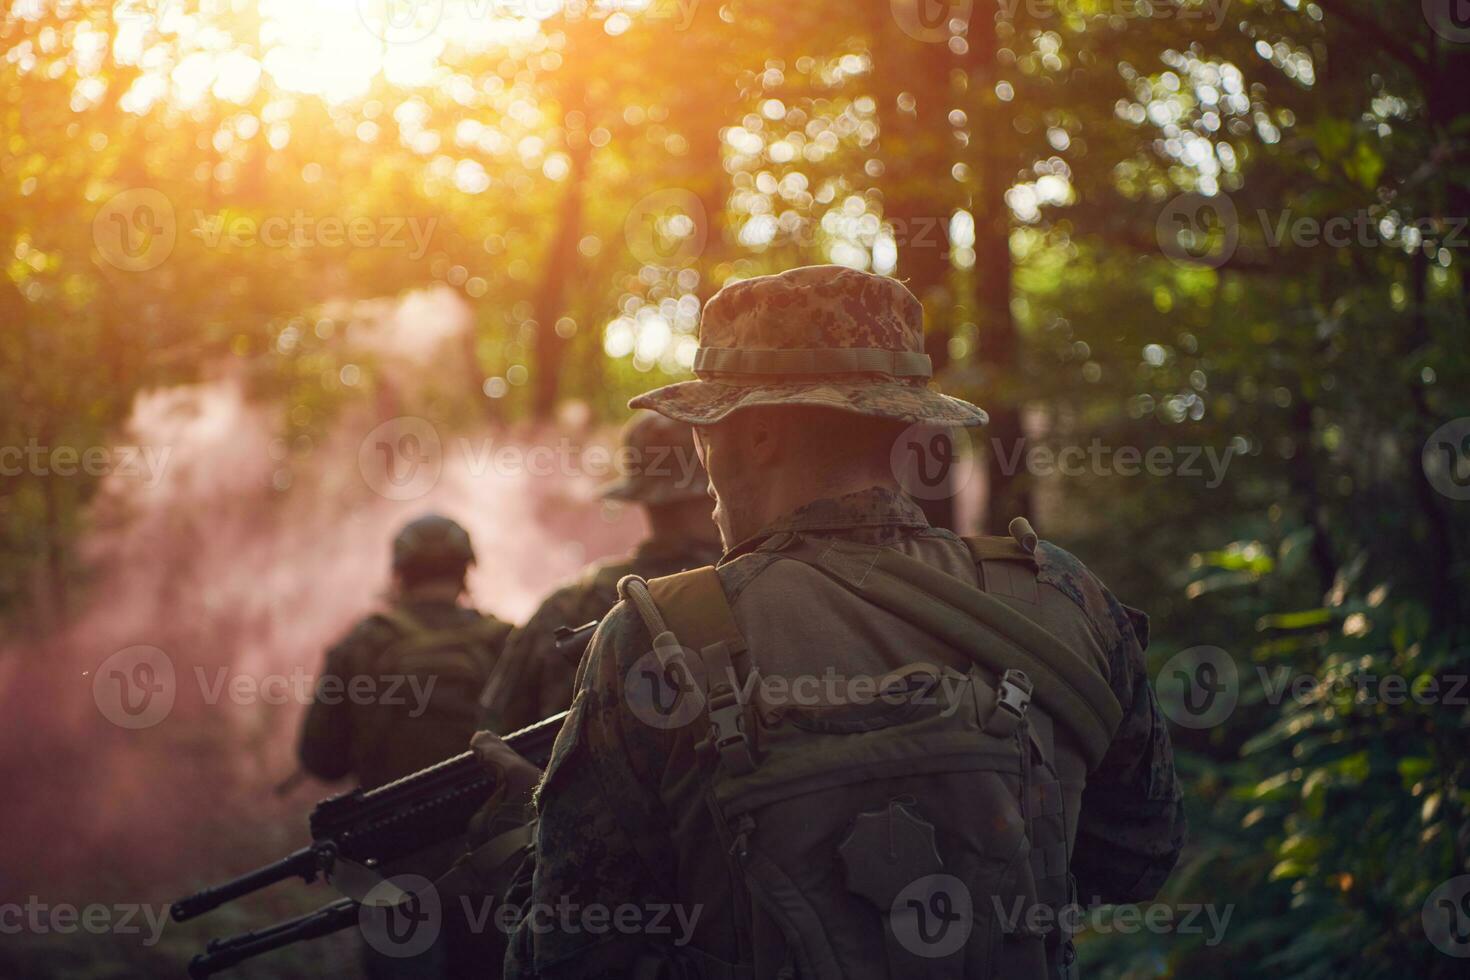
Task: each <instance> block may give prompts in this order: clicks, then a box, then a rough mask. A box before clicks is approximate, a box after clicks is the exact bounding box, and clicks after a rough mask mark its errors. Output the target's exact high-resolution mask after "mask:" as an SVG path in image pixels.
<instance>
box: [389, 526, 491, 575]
mask: <svg viewBox="0 0 1470 980" xmlns="http://www.w3.org/2000/svg"><path fill="white" fill-rule="evenodd" d="M474 561H475V549H474V546H473V545H471V544H470V535H469V532H468V531H466V530H465V529H464V528H463V527H461V526H460V525H459V524H458V523H457V522H455V521H452V520H450V519H449V518H447V517H443V516H441V515H439V514H426V515H424V516H423V517H420V518H418V519H417V520H415V521H410V522H409V523H408V524H406V525H404V527H403V530H401V531H399V532H398V536H397V537H395V538H394V539H393V568H394V570H395V571H401V570H404V569H412V570H419V571H422V570H439V569H443V570H446V571H455V570H459V569H462V568H464V567H465V566H466V565H472V564H474Z"/></svg>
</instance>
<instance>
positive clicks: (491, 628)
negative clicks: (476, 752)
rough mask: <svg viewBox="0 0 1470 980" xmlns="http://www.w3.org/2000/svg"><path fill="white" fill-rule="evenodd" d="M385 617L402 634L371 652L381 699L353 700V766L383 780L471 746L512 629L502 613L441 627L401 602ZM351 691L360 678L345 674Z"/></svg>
mask: <svg viewBox="0 0 1470 980" xmlns="http://www.w3.org/2000/svg"><path fill="white" fill-rule="evenodd" d="M377 618H379V619H380V620H382V621H383V622H385V623H386V624H388V625H389V626H390V627H392V629H393V630H394V632H395V633H396V637H395V638H394V640H393V641H392V642H390V643H388V644H387V645H385V646H384V647H382V648H381V649H380V650H378V651H376V652H375V653H372V654H371V655H369V656H368V657H367V658H366V662H365V663H363V664H362V665H361V666H360V667H359V673H361V674H365V675H367V676H369V677H371V678H372V680H373V682H374V685H375V687H374V697H373V698H372V699H371V700H370V702H369V703H366V704H357V703H355V702H354V703H353V713H352V719H353V721H352V730H353V768H354V771H355V772H356V773H357V775H358V778H359V779H360V780H361V782H362V785H363V786H365V787H372V786H376V785H381V784H382V783H386V782H389V781H391V780H393V779H397V778H398V777H400V776H404V775H407V774H408V773H411V772H416V771H417V770H419V769H422V768H423V767H425V766H428V765H432V764H433V763H435V762H438V761H439V760H441V759H445V758H448V757H449V756H452V755H458V754H459V753H460V752H463V751H464V749H465V746H467V745H468V744H469V740H470V736H471V735H473V734H474V732H475V728H476V721H477V718H478V713H479V697H480V692H481V690H482V689H483V688H484V686H485V681H486V679H487V678H488V677H489V675H490V670H491V668H492V667H493V666H494V663H495V660H496V658H497V657H498V655H499V653H500V649H501V646H502V645H503V644H504V642H505V637H506V635H507V634H508V633H509V632H510V629H511V627H510V626H509V624H507V623H503V622H501V621H500V620H498V619H496V618H495V617H494V616H482V617H480V618H479V619H476V620H474V621H472V622H468V623H464V624H462V625H458V626H452V627H446V628H442V629H434V628H431V627H429V626H427V625H425V624H423V623H421V622H420V621H419V620H418V619H417V618H415V617H414V616H413V615H412V614H411V613H410V612H408V611H407V610H406V609H403V608H401V607H394V608H390V609H385V610H381V611H380V612H378V613H377ZM344 680H345V681H346V682H347V684H348V690H349V692H350V690H351V683H352V678H350V677H349V678H344Z"/></svg>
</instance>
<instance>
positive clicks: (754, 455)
mask: <svg viewBox="0 0 1470 980" xmlns="http://www.w3.org/2000/svg"><path fill="white" fill-rule="evenodd" d="M747 421H748V424H747V425H745V426H744V427H743V428H742V430H741V441H742V442H743V443H744V446H743V447H742V448H743V449H744V450H745V457H746V460H745V461H746V464H747V465H748V466H750V467H752V469H753V470H755V471H759V470H761V469H764V468H765V467H768V466H770V465H772V464H774V463H776V462H779V461H780V457H781V451H782V446H783V445H784V444H785V442H786V441H787V440H786V439H785V438H784V433H783V431H782V427H781V417H780V415H779V414H778V413H776V412H769V411H752V412H751V413H750V417H749V419H748V420H747Z"/></svg>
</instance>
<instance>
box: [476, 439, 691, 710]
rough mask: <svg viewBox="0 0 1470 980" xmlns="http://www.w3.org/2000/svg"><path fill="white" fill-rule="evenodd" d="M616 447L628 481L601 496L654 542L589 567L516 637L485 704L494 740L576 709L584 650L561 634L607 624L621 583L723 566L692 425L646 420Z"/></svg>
mask: <svg viewBox="0 0 1470 980" xmlns="http://www.w3.org/2000/svg"><path fill="white" fill-rule="evenodd" d="M620 443H621V445H620V447H619V450H618V458H619V459H620V460H621V461H622V471H623V475H622V476H621V477H620V478H619V479H617V480H614V481H613V482H612V483H609V484H607V485H606V486H605V487H603V489H602V496H603V498H604V499H607V500H623V501H629V502H632V503H636V504H639V505H640V506H641V507H642V509H643V513H644V514H645V515H646V517H647V520H648V531H649V533H648V537H647V538H645V539H644V541H643V543H642V544H640V545H638V547H637V548H636V549H635V550H634V551H633V553H632V554H630V555H625V556H623V557H621V558H614V559H609V560H607V561H602V562H597V563H595V564H593V565H589V566H588V567H587V568H586V569H584V570H583V571H582V573H581V574H580V575H579V576H578V577H577V578H576V580H575V581H573V582H571V583H569V584H567V585H564V586H562V587H561V588H559V589H557V590H556V591H555V592H553V593H552V594H551V595H550V596H548V597H547V598H546V599H545V600H544V601H543V602H542V603H541V607H540V608H539V609H537V610H536V612H535V614H534V615H533V616H532V617H531V618H530V620H528V621H527V622H526V625H524V626H522V627H520V628H518V629H517V630H516V631H515V632H514V633H512V634H511V636H510V640H509V641H508V642H507V643H506V651H505V656H504V657H503V658H501V661H500V663H499V664H498V665H497V666H496V669H495V672H494V673H493V674H492V675H491V678H490V683H489V685H488V686H487V687H486V689H485V693H484V698H483V700H482V707H483V708H484V713H483V715H482V721H483V724H484V727H486V728H489V729H490V730H491V731H496V732H501V733H509V732H513V731H515V730H516V729H518V728H523V727H525V726H526V725H529V724H531V723H532V722H534V721H539V720H540V719H542V718H545V717H547V716H548V715H552V714H555V713H556V712H558V711H561V710H563V709H564V708H566V707H567V706H568V705H570V704H571V703H572V680H573V678H574V677H575V676H576V672H577V661H578V659H579V658H580V656H581V653H582V649H584V648H585V644H581V645H573V646H571V647H569V648H567V649H560V650H559V649H557V645H556V639H555V635H556V631H557V629H558V628H560V627H563V626H566V627H571V628H575V627H578V626H582V625H584V624H585V623H588V622H591V621H593V620H597V619H601V618H602V617H603V616H605V615H606V614H607V611H608V610H609V609H611V608H612V607H613V605H614V604H616V603H617V601H618V580H619V579H621V578H622V577H623V576H624V575H638V576H640V577H642V578H653V577H658V576H663V575H672V574H674V573H675V572H682V571H684V570H686V569H689V568H698V567H699V566H701V565H710V564H713V563H714V562H716V561H718V560H719V557H720V535H719V531H718V530H717V529H716V528H715V525H714V522H713V521H712V520H711V519H710V510H711V507H712V506H713V503H712V501H711V500H710V498H709V494H708V487H709V482H708V480H707V478H706V477H705V474H704V467H703V466H701V465H700V463H699V457H698V455H697V454H696V453H695V451H694V437H693V434H692V432H691V430H690V428H689V426H687V425H685V424H683V423H682V422H675V421H673V420H672V419H667V418H664V417H663V416H661V415H656V414H654V413H652V412H640V413H639V414H637V415H635V416H634V417H633V418H632V419H631V420H629V422H628V424H627V425H625V426H624V427H623V432H622V437H621V440H620Z"/></svg>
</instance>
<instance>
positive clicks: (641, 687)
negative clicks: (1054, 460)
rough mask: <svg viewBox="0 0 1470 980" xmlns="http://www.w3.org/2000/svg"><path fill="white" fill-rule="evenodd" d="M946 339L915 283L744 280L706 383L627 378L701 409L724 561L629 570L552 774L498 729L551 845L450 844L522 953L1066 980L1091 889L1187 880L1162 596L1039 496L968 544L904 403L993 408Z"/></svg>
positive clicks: (540, 961) (622, 968) (682, 965)
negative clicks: (502, 900) (1154, 654)
mask: <svg viewBox="0 0 1470 980" xmlns="http://www.w3.org/2000/svg"><path fill="white" fill-rule="evenodd" d="M922 331H923V325H922V309H921V307H920V305H919V303H918V301H917V300H916V299H915V298H914V297H913V295H912V294H911V293H910V292H909V291H908V290H907V289H906V288H904V287H903V286H902V285H901V284H900V283H898V282H896V281H895V280H892V279H888V278H883V277H879V276H875V275H870V274H867V273H862V272H857V271H853V270H849V269H844V268H838V267H831V266H817V267H810V268H801V269H794V270H791V271H789V272H785V273H782V274H780V275H775V276H762V277H759V278H755V279H750V280H745V281H741V282H736V283H734V284H732V285H729V286H727V287H725V288H724V289H723V290H721V291H720V292H719V293H718V294H717V295H716V296H715V297H714V298H713V299H711V300H710V302H709V304H708V305H707V307H706V309H705V312H704V317H703V321H702V323H701V327H700V345H701V346H700V349H699V351H698V353H697V354H696V358H695V362H694V368H695V374H696V376H697V378H698V380H696V381H691V382H684V383H680V384H674V385H670V386H667V387H664V388H660V389H658V390H655V391H652V392H649V393H647V394H645V395H642V396H640V397H638V398H636V399H634V400H633V402H632V404H633V405H634V406H635V407H646V408H651V409H653V410H655V411H658V412H660V413H663V414H665V415H667V416H669V417H671V418H675V419H678V420H680V421H684V422H688V423H690V424H692V425H694V426H695V433H696V441H697V444H698V448H699V452H700V458H701V461H702V462H703V463H704V465H705V467H706V469H707V471H708V473H709V479H710V484H711V488H712V490H711V492H712V494H713V496H714V497H715V500H716V510H715V517H716V521H717V523H718V525H719V528H720V533H721V536H722V538H723V540H724V543H725V546H726V551H725V554H724V556H723V558H722V559H721V561H720V563H719V565H718V566H717V568H714V569H698V570H694V571H691V572H687V573H684V574H681V575H675V576H672V577H670V578H667V579H661V580H655V581H653V582H651V583H646V584H645V583H642V582H640V581H638V580H634V579H629V580H626V581H625V582H624V583H623V584H622V585H621V587H620V593H621V594H622V596H623V598H624V600H625V601H623V602H622V603H620V604H619V605H618V606H617V607H616V608H614V609H613V610H612V612H611V613H610V614H609V615H608V616H607V618H606V619H605V620H604V621H603V623H602V625H601V627H600V628H599V629H598V631H597V633H596V635H595V636H594V637H593V640H592V644H591V647H590V648H589V650H588V652H587V655H586V656H585V657H584V659H583V661H582V664H581V667H580V668H579V671H578V677H577V681H576V698H575V701H574V702H573V706H572V709H571V713H570V715H569V716H568V718H567V720H566V722H565V726H564V728H563V730H562V732H561V735H560V737H559V738H558V740H557V743H556V747H555V750H554V752H553V756H552V759H551V762H550V763H549V765H548V767H547V769H546V772H545V774H544V776H543V775H542V774H541V773H539V772H538V771H537V770H535V769H534V767H532V766H530V765H529V764H528V763H526V762H525V760H523V759H521V758H520V757H519V756H517V755H516V754H515V753H514V752H512V751H511V750H509V749H508V748H507V747H506V746H505V743H504V742H502V741H501V740H500V739H499V738H498V737H496V736H494V735H491V734H489V733H481V734H479V735H477V736H476V738H475V747H476V751H477V752H478V753H479V754H480V756H481V758H482V759H484V760H485V761H486V763H487V765H488V766H490V767H491V768H492V769H494V770H496V771H497V772H498V774H499V775H500V776H501V777H502V789H501V790H500V791H498V794H497V798H496V799H495V800H494V801H492V806H491V807H490V808H488V809H487V811H486V813H485V814H484V817H485V823H486V825H487V827H494V828H497V829H499V828H502V827H504V826H505V825H506V824H508V823H510V822H512V821H513V820H514V819H515V817H516V815H517V814H518V813H519V812H520V808H522V807H524V806H526V805H527V804H529V803H530V802H531V799H532V790H533V788H535V787H537V784H538V779H539V788H538V789H536V796H535V805H536V812H537V814H538V816H539V822H538V823H537V825H536V827H535V829H534V846H532V847H530V848H528V849H526V850H525V851H524V852H522V856H521V857H520V858H519V859H517V860H512V861H506V860H505V855H506V853H507V848H506V847H505V846H504V841H505V840H506V838H504V837H495V838H494V839H492V840H491V842H490V843H489V844H487V845H486V846H485V847H484V848H482V849H481V850H479V851H477V852H475V853H474V854H473V855H471V856H470V857H469V858H467V859H466V860H465V861H464V862H463V863H462V864H461V865H460V866H459V869H460V873H461V874H462V875H472V874H478V875H479V876H480V877H479V879H478V880H479V882H480V885H481V886H482V887H486V888H497V887H498V886H499V884H500V882H501V881H503V880H506V879H509V880H512V882H513V884H512V886H511V888H510V890H509V892H508V893H507V897H508V899H509V900H511V901H513V902H517V903H521V908H522V915H521V917H520V919H519V920H518V923H517V924H516V925H515V926H514V930H513V933H512V936H511V949H510V952H509V953H508V955H507V958H506V972H507V975H508V976H532V975H534V976H538V977H542V976H544V977H548V978H563V977H593V976H597V977H601V976H622V975H629V974H630V972H631V971H632V970H633V969H635V968H636V969H640V970H651V971H654V972H649V973H647V974H642V975H650V976H652V975H664V976H703V977H719V978H766V977H817V978H833V980H837V978H843V977H859V978H868V977H872V978H878V977H907V976H933V977H961V976H963V977H1006V978H1018V977H1019V978H1029V977H1036V978H1040V977H1055V976H1066V975H1068V974H1069V973H1074V972H1075V970H1074V968H1073V966H1072V959H1073V957H1074V951H1073V947H1072V943H1071V929H1070V926H1072V925H1075V923H1076V916H1077V914H1078V911H1079V907H1078V905H1077V903H1078V902H1079V901H1080V902H1082V903H1089V904H1090V903H1094V902H1134V901H1141V900H1146V899H1148V898H1150V897H1151V896H1152V895H1154V894H1155V892H1156V891H1157V890H1158V888H1159V886H1160V885H1161V884H1162V883H1163V881H1164V880H1165V878H1166V877H1167V875H1168V873H1169V871H1170V870H1171V868H1172V867H1173V865H1174V862H1175V860H1176V859H1177V857H1178V854H1179V851H1180V848H1181V847H1182V843H1183V835H1184V817H1183V812H1182V808H1181V803H1180V787H1179V783H1178V781H1177V778H1176V776H1175V771H1174V763H1173V756H1172V750H1171V748H1170V744H1169V736H1168V733H1167V730H1166V728H1165V723H1164V719H1163V716H1162V715H1161V713H1160V711H1159V708H1158V704H1157V702H1156V701H1155V698H1154V694H1153V691H1152V689H1151V688H1150V686H1149V682H1148V677H1147V674H1146V671H1145V665H1144V655H1143V650H1144V646H1145V645H1146V643H1147V640H1148V629H1147V620H1146V618H1145V617H1144V616H1143V614H1142V613H1139V612H1137V611H1135V610H1131V609H1129V608H1127V607H1125V606H1123V605H1121V604H1120V603H1119V602H1118V601H1117V600H1116V599H1114V598H1113V596H1112V595H1111V594H1110V593H1109V592H1108V591H1107V590H1106V589H1105V588H1104V587H1103V585H1102V583H1101V582H1100V581H1099V580H1098V579H1097V578H1096V577H1095V576H1094V575H1093V574H1092V573H1090V572H1089V571H1088V570H1087V569H1086V568H1084V567H1083V566H1082V564H1081V563H1080V562H1078V561H1077V559H1076V558H1074V557H1072V556H1071V555H1070V554H1068V553H1067V552H1065V551H1063V550H1062V549H1060V548H1058V547H1056V546H1055V545H1052V544H1050V543H1046V542H1039V541H1038V540H1037V538H1036V536H1035V534H1034V533H1033V532H1031V530H1030V526H1029V525H1028V524H1026V522H1025V521H1024V520H1017V521H1014V522H1012V528H1011V530H1012V534H1011V535H1010V536H1008V537H998V538H997V537H992V538H960V537H957V536H956V535H954V534H953V533H951V532H949V531H947V530H943V529H940V528H934V527H930V526H929V525H928V523H927V522H926V521H925V519H924V516H923V514H922V512H921V511H920V510H919V508H918V507H917V506H916V505H915V504H914V503H913V501H912V500H911V499H909V498H908V497H907V496H906V495H905V494H904V493H903V492H902V491H901V489H900V487H899V484H898V481H897V480H896V478H895V476H894V473H893V470H892V465H891V463H890V449H891V448H892V447H894V446H895V444H896V442H897V440H899V439H901V438H904V433H905V429H906V427H908V426H910V425H914V424H920V423H923V424H937V425H979V424H983V423H984V421H985V413H984V412H983V411H981V410H980V409H979V408H977V407H975V406H973V405H971V404H969V403H967V402H964V401H960V400H958V399H954V398H950V397H946V396H944V395H941V394H939V393H938V392H935V391H933V390H931V388H930V386H929V375H930V368H929V363H928V358H927V357H926V356H925V355H924V354H923V353H922V352H923V344H922V336H923V333H922ZM497 845H500V846H497ZM487 854H489V855H493V856H494V857H495V858H496V860H497V861H498V862H499V863H498V864H497V863H495V862H491V861H482V860H480V859H481V858H482V857H483V856H484V855H487ZM533 872H534V875H533ZM671 910H672V911H671ZM660 912H662V913H663V914H660ZM597 923H600V926H601V927H600V928H593V927H591V926H592V925H594V924H597ZM660 970H662V971H664V972H662V973H659V972H657V971H660Z"/></svg>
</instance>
